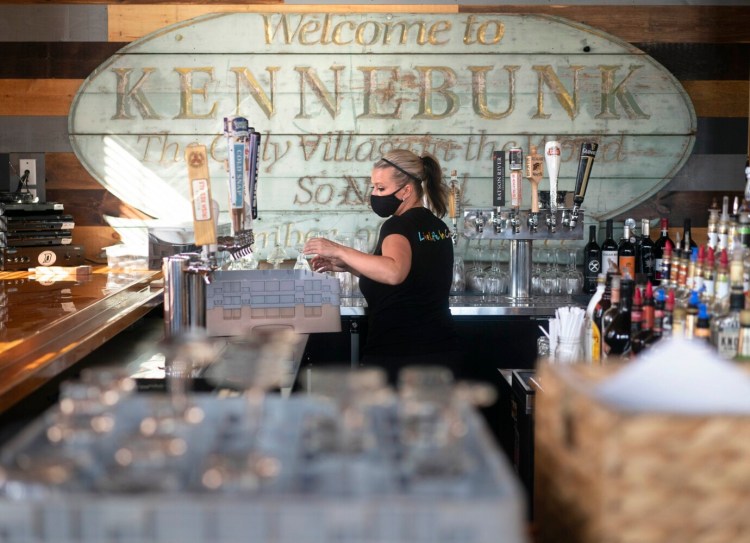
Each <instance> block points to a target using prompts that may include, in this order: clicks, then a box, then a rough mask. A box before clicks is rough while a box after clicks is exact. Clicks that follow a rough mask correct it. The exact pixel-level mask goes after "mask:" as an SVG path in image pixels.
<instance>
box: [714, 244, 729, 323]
mask: <svg viewBox="0 0 750 543" xmlns="http://www.w3.org/2000/svg"><path fill="white" fill-rule="evenodd" d="M714 288H715V290H716V292H715V294H714V302H713V306H712V310H713V312H714V313H715V314H717V315H721V314H722V313H724V312H725V306H726V301H727V300H728V298H729V254H728V253H727V250H726V249H724V250H722V251H721V254H720V255H719V265H718V266H716V275H715V276H714Z"/></svg>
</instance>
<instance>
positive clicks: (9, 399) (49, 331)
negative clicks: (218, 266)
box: [0, 267, 163, 412]
mask: <svg viewBox="0 0 750 543" xmlns="http://www.w3.org/2000/svg"><path fill="white" fill-rule="evenodd" d="M162 293H163V289H162V284H161V272H160V271H153V270H135V271H130V270H128V271H119V270H111V269H108V268H106V267H100V268H94V269H92V270H91V273H90V274H79V275H76V274H72V275H59V276H53V275H50V274H47V273H45V274H44V275H40V276H39V277H38V278H36V279H35V278H34V275H33V274H32V273H29V272H0V412H3V411H5V410H7V409H8V408H9V407H11V406H13V405H14V404H16V403H17V402H19V401H20V400H22V399H23V398H24V397H26V396H27V395H28V394H30V393H31V392H33V391H35V390H37V389H38V388H39V387H41V386H42V385H43V384H45V383H46V382H48V381H49V380H50V379H52V378H53V377H55V376H57V375H59V374H60V373H62V372H63V371H65V370H66V369H68V368H70V367H71V366H73V365H74V364H75V363H76V362H78V361H79V360H80V359H81V358H83V357H84V356H86V355H87V354H89V353H90V352H92V351H93V350H94V349H96V348H97V347H99V346H101V345H102V344H104V343H105V342H106V341H108V340H109V339H111V338H112V337H113V336H115V335H116V334H117V333H119V332H120V331H122V330H123V329H125V328H127V327H128V326H130V325H131V324H132V323H134V322H135V321H137V320H138V319H139V318H141V317H142V316H143V315H145V314H146V313H147V312H148V311H150V310H151V309H152V308H153V307H154V306H156V305H158V304H159V303H161V300H162Z"/></svg>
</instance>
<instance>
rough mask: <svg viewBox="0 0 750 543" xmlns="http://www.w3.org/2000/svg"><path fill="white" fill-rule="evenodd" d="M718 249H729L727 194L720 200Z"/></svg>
mask: <svg viewBox="0 0 750 543" xmlns="http://www.w3.org/2000/svg"><path fill="white" fill-rule="evenodd" d="M717 230H718V233H717V237H718V244H717V247H718V249H717V250H718V251H723V250H725V249H726V250H729V196H724V198H723V199H722V202H721V216H720V217H719V224H718V226H717Z"/></svg>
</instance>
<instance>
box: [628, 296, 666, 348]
mask: <svg viewBox="0 0 750 543" xmlns="http://www.w3.org/2000/svg"><path fill="white" fill-rule="evenodd" d="M652 288H653V287H652V286H651V283H646V294H645V297H644V299H643V321H642V322H641V329H640V330H639V331H638V332H637V333H636V334H634V335H633V339H632V342H631V343H632V349H633V353H635V354H638V353H639V352H641V351H642V350H644V349H645V348H646V347H648V346H649V345H650V344H651V343H653V341H654V340H653V335H654V325H655V321H656V311H655V308H656V304H655V302H654V294H653V290H652ZM662 295H663V293H662ZM633 303H634V304H635V300H634V301H633ZM661 316H662V317H663V316H664V312H663V311H662V315H661ZM659 326H661V323H659ZM659 333H661V331H660V332H659Z"/></svg>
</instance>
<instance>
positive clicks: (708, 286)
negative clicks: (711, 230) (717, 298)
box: [701, 247, 716, 304]
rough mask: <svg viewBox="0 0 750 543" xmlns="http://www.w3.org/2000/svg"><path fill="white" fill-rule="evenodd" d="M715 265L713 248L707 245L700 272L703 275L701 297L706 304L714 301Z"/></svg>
mask: <svg viewBox="0 0 750 543" xmlns="http://www.w3.org/2000/svg"><path fill="white" fill-rule="evenodd" d="M715 265H716V261H715V258H714V250H713V249H712V248H710V247H709V248H708V251H706V258H705V260H704V261H703V273H702V274H701V276H702V277H703V291H702V292H701V299H702V300H703V302H704V303H706V304H713V301H714V294H715V292H716V291H715V281H714V274H715V273H716V270H715V269H714V266H715Z"/></svg>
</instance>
